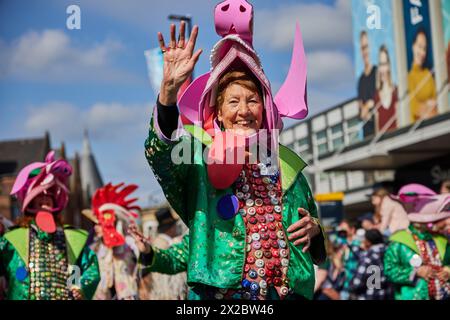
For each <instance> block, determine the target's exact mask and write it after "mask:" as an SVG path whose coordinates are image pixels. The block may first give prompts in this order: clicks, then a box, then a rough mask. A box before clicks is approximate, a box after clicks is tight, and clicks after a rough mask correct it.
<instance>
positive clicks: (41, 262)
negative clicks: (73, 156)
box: [0, 151, 100, 300]
mask: <svg viewBox="0 0 450 320" xmlns="http://www.w3.org/2000/svg"><path fill="white" fill-rule="evenodd" d="M71 173H72V167H71V166H70V164H69V163H68V162H67V161H66V160H64V159H60V160H55V158H54V151H51V152H50V153H49V154H48V155H47V157H46V158H45V162H36V163H32V164H30V165H28V166H26V167H25V168H23V169H22V170H21V171H20V172H19V175H18V176H17V178H16V181H15V183H14V185H13V188H12V191H11V194H12V195H15V196H16V197H17V199H18V201H19V203H20V205H21V209H22V212H23V216H22V218H21V219H20V220H19V223H18V227H16V228H11V230H10V231H9V232H7V233H5V234H4V236H3V237H1V238H0V275H5V277H6V278H7V281H8V285H9V287H8V292H7V299H9V300H73V299H75V300H82V299H91V298H92V296H93V294H94V292H95V289H96V287H97V284H98V282H99V280H100V274H99V270H98V264H97V258H96V256H95V253H94V252H92V250H90V249H89V248H88V247H87V246H85V244H86V241H87V238H88V234H87V232H86V231H84V230H80V229H75V228H73V227H71V226H68V225H63V224H62V216H61V211H62V210H64V208H65V207H66V206H67V203H68V200H69V190H68V188H67V186H68V179H69V176H70V175H71Z"/></svg>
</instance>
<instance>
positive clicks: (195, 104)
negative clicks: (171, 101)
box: [178, 72, 210, 123]
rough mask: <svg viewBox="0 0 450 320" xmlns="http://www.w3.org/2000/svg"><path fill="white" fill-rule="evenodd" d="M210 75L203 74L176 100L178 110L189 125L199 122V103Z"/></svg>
mask: <svg viewBox="0 0 450 320" xmlns="http://www.w3.org/2000/svg"><path fill="white" fill-rule="evenodd" d="M209 75H210V73H209V72H208V73H205V74H203V75H201V76H200V77H198V78H197V79H195V80H194V81H192V83H191V84H190V85H189V87H187V89H186V91H184V93H183V94H182V95H181V97H180V99H178V108H179V109H180V113H181V114H182V115H183V116H184V117H186V118H187V119H188V120H189V121H190V122H191V123H197V122H198V121H200V120H201V119H200V114H199V112H200V111H199V103H200V100H201V98H202V94H203V91H204V90H205V87H206V83H207V82H208V79H209Z"/></svg>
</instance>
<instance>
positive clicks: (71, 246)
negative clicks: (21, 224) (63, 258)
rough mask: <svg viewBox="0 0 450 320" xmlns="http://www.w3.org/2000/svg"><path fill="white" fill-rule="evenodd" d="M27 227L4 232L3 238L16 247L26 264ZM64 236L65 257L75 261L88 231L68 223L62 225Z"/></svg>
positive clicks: (27, 247) (72, 262) (71, 261)
mask: <svg viewBox="0 0 450 320" xmlns="http://www.w3.org/2000/svg"><path fill="white" fill-rule="evenodd" d="M29 232H30V229H29V228H17V229H13V230H11V231H9V232H7V233H5V235H4V238H5V239H6V240H8V242H9V243H11V245H12V246H13V247H14V249H16V251H17V253H18V254H19V256H20V258H22V260H23V262H24V263H25V264H26V265H27V264H28V252H29V239H30V237H29ZM64 234H65V236H66V245H67V246H66V247H67V258H68V262H69V264H71V265H73V264H75V263H76V261H77V259H78V257H79V256H80V255H81V252H82V251H83V248H84V246H85V244H86V241H87V238H88V233H87V232H86V231H84V230H79V229H74V228H72V227H70V226H68V225H65V226H64Z"/></svg>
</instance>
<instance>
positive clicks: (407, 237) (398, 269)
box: [384, 225, 450, 300]
mask: <svg viewBox="0 0 450 320" xmlns="http://www.w3.org/2000/svg"><path fill="white" fill-rule="evenodd" d="M412 233H415V234H416V235H417V236H418V237H419V239H422V240H425V238H428V239H431V238H432V239H433V240H434V242H435V244H436V247H437V249H438V251H439V256H440V257H441V260H442V265H443V266H450V244H449V243H448V241H447V239H446V238H445V237H444V236H439V235H435V236H431V235H430V234H428V233H420V232H419V231H417V230H416V229H415V228H414V227H413V226H412V225H410V226H409V228H408V229H406V230H401V231H398V232H396V233H394V234H393V235H392V236H391V237H390V239H389V241H390V244H389V246H388V248H387V250H386V253H385V254H384V273H385V275H386V278H387V279H388V280H389V281H391V282H393V283H394V284H395V299H396V300H429V299H430V296H429V294H428V284H427V282H426V281H425V280H424V279H422V278H418V277H417V276H416V275H415V273H416V272H415V270H414V267H413V266H411V264H410V260H411V258H412V257H413V256H414V255H415V254H417V255H420V252H419V249H418V248H417V245H416V242H415V241H414V238H413V236H412Z"/></svg>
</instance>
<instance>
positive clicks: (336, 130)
mask: <svg viewBox="0 0 450 320" xmlns="http://www.w3.org/2000/svg"><path fill="white" fill-rule="evenodd" d="M342 128H343V127H342V123H339V124H337V125H335V126H332V127H331V130H330V131H331V145H332V148H333V150H337V149H339V148H340V147H341V146H343V145H344V133H343V130H342Z"/></svg>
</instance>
